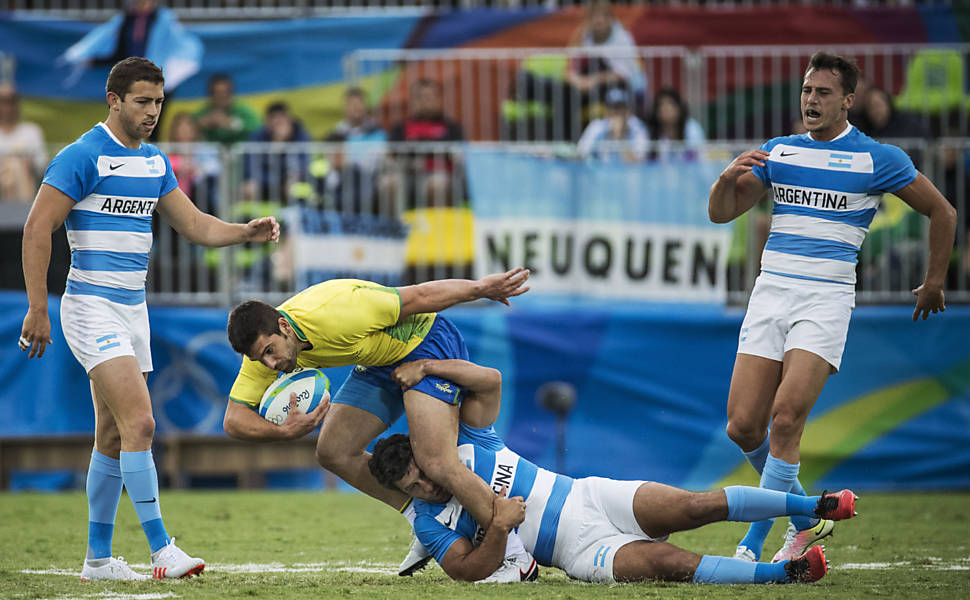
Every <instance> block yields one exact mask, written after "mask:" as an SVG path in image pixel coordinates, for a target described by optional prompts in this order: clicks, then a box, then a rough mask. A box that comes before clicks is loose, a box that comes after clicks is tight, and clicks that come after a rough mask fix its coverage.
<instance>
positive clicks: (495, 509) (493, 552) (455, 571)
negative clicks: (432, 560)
mask: <svg viewBox="0 0 970 600" xmlns="http://www.w3.org/2000/svg"><path fill="white" fill-rule="evenodd" d="M507 493H508V488H506V487H503V488H502V492H501V494H499V495H498V496H495V500H494V501H493V502H492V523H491V525H489V526H488V529H487V530H486V531H485V537H484V538H483V539H482V543H481V544H479V545H478V546H475V547H472V543H471V542H470V541H469V540H468V539H467V538H461V539H459V540H457V541H456V542H455V543H454V544H452V545H451V548H449V549H448V552H446V553H445V556H444V558H443V559H442V560H441V568H442V569H443V570H444V572H445V573H447V574H448V576H449V577H451V578H452V579H457V580H458V581H480V580H482V579H485V578H486V577H488V576H489V575H491V574H492V573H494V572H495V570H496V569H498V568H499V566H501V564H502V559H504V558H505V546H506V544H507V543H508V538H509V532H510V531H512V530H513V529H515V528H516V527H518V526H519V525H521V524H522V521H524V520H525V501H524V500H523V499H522V498H521V497H520V496H516V497H514V498H506V497H505V496H506V494H507Z"/></svg>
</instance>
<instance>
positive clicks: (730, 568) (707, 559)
mask: <svg viewBox="0 0 970 600" xmlns="http://www.w3.org/2000/svg"><path fill="white" fill-rule="evenodd" d="M786 564H788V561H787V560H783V561H781V562H777V563H753V562H748V561H746V560H740V559H737V558H728V557H727V556H711V555H709V554H705V555H704V556H703V557H701V563H700V564H699V565H697V570H696V571H694V577H693V579H692V580H691V581H693V582H694V583H722V584H732V583H787V582H788V581H789V579H788V573H787V572H785V565H786Z"/></svg>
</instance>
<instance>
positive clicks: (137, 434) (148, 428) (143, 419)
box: [121, 414, 155, 442]
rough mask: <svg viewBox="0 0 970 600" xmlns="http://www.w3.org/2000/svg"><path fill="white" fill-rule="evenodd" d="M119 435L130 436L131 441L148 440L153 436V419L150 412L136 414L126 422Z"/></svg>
mask: <svg viewBox="0 0 970 600" xmlns="http://www.w3.org/2000/svg"><path fill="white" fill-rule="evenodd" d="M121 435H122V436H126V435H127V436H129V437H131V438H132V439H131V441H132V442H140V441H141V442H144V441H147V442H150V441H151V440H152V438H153V437H155V419H154V418H153V417H152V415H151V414H144V415H138V416H137V417H135V418H133V419H131V420H130V421H129V422H128V423H127V427H126V428H125V431H124V432H123V433H121Z"/></svg>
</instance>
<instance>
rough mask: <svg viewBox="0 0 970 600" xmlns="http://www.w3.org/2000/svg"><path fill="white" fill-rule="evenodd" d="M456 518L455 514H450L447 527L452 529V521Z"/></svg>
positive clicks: (446, 523) (446, 522)
mask: <svg viewBox="0 0 970 600" xmlns="http://www.w3.org/2000/svg"><path fill="white" fill-rule="evenodd" d="M454 519H455V515H449V516H448V520H447V521H445V527H447V528H448V529H451V522H452V521H453V520H454Z"/></svg>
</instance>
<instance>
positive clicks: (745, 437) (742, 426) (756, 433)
mask: <svg viewBox="0 0 970 600" xmlns="http://www.w3.org/2000/svg"><path fill="white" fill-rule="evenodd" d="M726 431H727V436H728V437H729V438H731V441H732V442H734V443H735V444H737V445H738V446H740V447H741V448H742V449H743V450H744V451H745V452H748V451H750V450H754V449H755V448H757V447H758V446H760V445H761V443H762V442H764V440H765V430H764V428H763V427H761V426H760V425H758V424H757V423H754V422H752V421H746V420H745V419H739V418H738V419H731V420H729V421H728V424H727V428H726Z"/></svg>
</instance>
